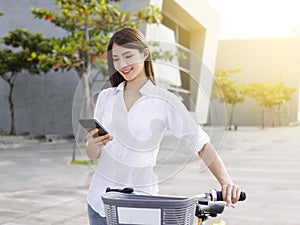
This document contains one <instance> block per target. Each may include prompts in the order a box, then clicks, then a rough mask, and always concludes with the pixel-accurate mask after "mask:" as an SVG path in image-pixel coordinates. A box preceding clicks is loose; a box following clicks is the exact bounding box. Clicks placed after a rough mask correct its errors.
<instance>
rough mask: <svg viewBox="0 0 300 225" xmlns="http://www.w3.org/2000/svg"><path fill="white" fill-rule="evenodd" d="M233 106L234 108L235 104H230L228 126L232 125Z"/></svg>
mask: <svg viewBox="0 0 300 225" xmlns="http://www.w3.org/2000/svg"><path fill="white" fill-rule="evenodd" d="M234 108H235V104H232V105H231V110H230V115H229V122H228V125H229V126H231V125H232V121H233V113H234Z"/></svg>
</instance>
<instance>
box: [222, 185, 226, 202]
mask: <svg viewBox="0 0 300 225" xmlns="http://www.w3.org/2000/svg"><path fill="white" fill-rule="evenodd" d="M226 194H227V186H226V185H223V186H222V197H223V200H224V201H227V200H226Z"/></svg>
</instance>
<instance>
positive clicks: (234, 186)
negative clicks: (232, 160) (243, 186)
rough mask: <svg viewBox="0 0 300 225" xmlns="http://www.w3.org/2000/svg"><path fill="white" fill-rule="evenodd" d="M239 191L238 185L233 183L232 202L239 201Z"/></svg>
mask: <svg viewBox="0 0 300 225" xmlns="http://www.w3.org/2000/svg"><path fill="white" fill-rule="evenodd" d="M237 191H238V187H237V186H236V185H233V187H232V191H231V202H232V203H233V204H235V203H236V202H237Z"/></svg>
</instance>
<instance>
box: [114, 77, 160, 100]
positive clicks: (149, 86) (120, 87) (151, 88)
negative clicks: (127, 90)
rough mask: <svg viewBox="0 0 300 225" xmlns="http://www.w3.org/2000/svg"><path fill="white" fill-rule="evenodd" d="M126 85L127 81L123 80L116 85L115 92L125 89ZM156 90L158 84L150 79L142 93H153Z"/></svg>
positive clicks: (141, 90)
mask: <svg viewBox="0 0 300 225" xmlns="http://www.w3.org/2000/svg"><path fill="white" fill-rule="evenodd" d="M124 86H125V81H123V82H122V83H120V84H119V85H118V86H117V87H116V89H115V91H114V94H116V93H117V92H119V91H124ZM155 92H156V85H155V84H153V83H152V81H151V80H149V79H148V81H147V82H146V83H145V84H144V85H143V86H142V87H141V89H140V93H141V94H142V95H146V96H148V95H152V94H154V93H155Z"/></svg>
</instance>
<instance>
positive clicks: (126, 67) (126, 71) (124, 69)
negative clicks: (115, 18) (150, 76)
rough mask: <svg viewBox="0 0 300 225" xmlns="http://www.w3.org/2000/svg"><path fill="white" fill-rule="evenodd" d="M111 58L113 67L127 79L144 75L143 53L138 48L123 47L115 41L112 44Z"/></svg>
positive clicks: (130, 79)
mask: <svg viewBox="0 0 300 225" xmlns="http://www.w3.org/2000/svg"><path fill="white" fill-rule="evenodd" d="M112 58H113V62H114V67H115V69H116V70H117V71H118V72H119V73H120V74H121V75H122V77H123V78H124V79H125V80H126V81H127V82H130V81H134V80H137V79H140V78H143V77H146V73H145V68H144V60H145V56H144V53H140V52H139V50H138V49H131V48H124V47H122V46H119V45H117V44H116V43H114V44H113V46H112Z"/></svg>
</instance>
